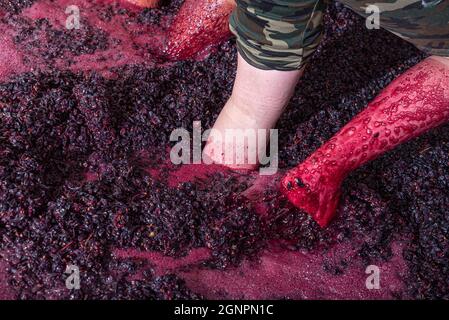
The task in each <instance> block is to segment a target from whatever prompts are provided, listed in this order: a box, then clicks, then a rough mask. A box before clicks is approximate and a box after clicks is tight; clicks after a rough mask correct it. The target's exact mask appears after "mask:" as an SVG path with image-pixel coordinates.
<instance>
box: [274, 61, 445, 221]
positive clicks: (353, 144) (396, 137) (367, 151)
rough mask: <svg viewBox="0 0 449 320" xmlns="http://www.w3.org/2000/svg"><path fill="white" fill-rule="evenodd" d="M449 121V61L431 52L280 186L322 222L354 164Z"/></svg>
mask: <svg viewBox="0 0 449 320" xmlns="http://www.w3.org/2000/svg"><path fill="white" fill-rule="evenodd" d="M447 121H449V60H448V59H446V58H440V57H430V58H428V59H426V60H424V61H423V62H421V63H419V64H418V65H417V66H415V67H413V68H411V69H410V70H408V71H407V72H405V73H404V74H403V75H401V76H400V77H399V78H397V79H396V80H394V81H393V82H392V83H391V84H390V85H389V86H388V87H387V88H386V89H384V90H383V91H382V92H381V93H380V94H379V95H378V96H377V97H376V99H374V100H373V101H372V102H371V103H370V104H369V105H368V106H367V108H366V109H365V110H363V111H362V112H361V113H359V114H358V115H357V116H356V117H355V118H354V119H352V120H351V121H350V122H349V123H348V124H347V125H346V126H344V127H343V128H342V129H341V130H340V131H339V132H338V133H337V134H336V135H335V136H334V137H332V138H331V139H330V140H329V141H328V142H326V143H325V144H324V145H323V146H322V147H320V148H319V149H318V150H317V151H315V152H314V153H313V154H312V155H311V156H310V157H309V158H307V159H306V160H305V161H304V162H303V163H301V164H300V165H298V167H296V168H295V169H293V170H291V171H290V172H288V174H287V175H286V176H285V178H284V179H283V181H282V183H281V188H282V190H283V191H284V192H285V194H286V195H287V197H288V198H289V200H290V201H291V202H292V203H293V204H294V205H295V206H297V207H298V208H301V209H303V210H304V211H306V212H307V213H309V214H310V215H311V216H312V217H313V218H314V219H315V220H316V221H317V222H318V223H319V224H320V225H321V226H326V225H327V224H328V223H329V221H330V220H331V219H332V217H333V216H334V214H335V210H336V208H337V205H338V201H339V197H340V186H341V183H342V182H343V180H344V179H345V177H346V176H347V175H348V174H349V173H350V172H351V171H352V170H354V169H356V168H358V167H360V166H362V165H363V164H365V163H367V162H369V161H371V160H374V159H375V158H377V157H378V156H380V155H382V154H383V153H385V152H387V151H389V150H391V149H393V148H395V147H396V146H397V145H399V144H401V143H403V142H405V141H407V140H410V139H412V138H415V137H417V136H419V135H420V134H422V133H424V132H426V131H427V130H430V129H432V128H435V127H437V126H439V125H441V124H443V123H445V122H447Z"/></svg>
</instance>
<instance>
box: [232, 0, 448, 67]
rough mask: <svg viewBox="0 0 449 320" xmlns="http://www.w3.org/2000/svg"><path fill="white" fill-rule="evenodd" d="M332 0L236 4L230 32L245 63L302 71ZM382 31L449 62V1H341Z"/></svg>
mask: <svg viewBox="0 0 449 320" xmlns="http://www.w3.org/2000/svg"><path fill="white" fill-rule="evenodd" d="M327 1H328V0H236V2H237V8H236V10H235V11H234V13H233V14H232V16H231V19H230V27H231V31H232V32H233V33H234V34H235V35H236V36H237V47H238V50H239V52H240V54H241V55H242V56H243V58H244V59H245V60H246V61H248V62H249V63H250V64H252V65H253V66H255V67H257V68H259V69H265V70H295V69H300V68H302V67H303V66H304V65H305V63H306V62H307V59H308V58H309V57H310V56H311V54H312V53H313V52H314V50H315V49H316V47H317V46H318V44H319V41H320V38H321V35H322V31H323V26H322V18H323V11H324V10H325V7H326V3H327ZM340 2H342V3H343V4H344V5H346V6H348V7H350V8H351V9H352V10H354V11H355V12H357V13H359V14H361V15H363V16H368V15H370V14H367V13H366V7H367V6H369V5H375V6H377V8H379V13H380V23H379V24H380V26H381V27H382V28H385V29H387V30H389V31H391V32H393V33H394V34H396V35H398V36H400V37H401V38H403V39H405V40H407V41H409V42H411V43H413V44H414V45H415V46H417V47H418V48H420V49H421V50H424V51H426V52H429V53H431V54H434V55H441V56H449V0H378V2H375V1H372V2H369V1H367V0H341V1H340Z"/></svg>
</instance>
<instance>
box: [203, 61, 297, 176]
mask: <svg viewBox="0 0 449 320" xmlns="http://www.w3.org/2000/svg"><path fill="white" fill-rule="evenodd" d="M301 74H302V71H300V70H295V71H276V70H269V71H267V70H260V69H257V68H255V67H253V66H251V65H250V64H248V63H247V62H246V61H245V60H244V59H243V58H242V57H241V56H240V55H239V56H238V67H237V77H236V79H235V82H234V88H233V91H232V95H231V98H230V99H229V100H228V102H227V103H226V105H225V107H224V108H223V110H222V111H221V113H220V115H219V116H218V119H217V121H216V122H215V124H214V130H216V131H217V132H218V133H219V137H217V136H211V137H210V138H209V140H208V143H207V145H206V147H205V149H204V155H205V156H206V157H207V158H210V159H212V160H213V161H214V162H215V163H219V164H226V165H227V166H229V167H231V168H238V169H254V168H255V167H256V166H257V165H256V163H252V164H251V163H248V161H246V160H247V159H246V160H245V164H238V163H225V158H226V155H227V154H229V153H231V155H232V154H234V153H235V152H236V150H237V149H238V148H244V149H245V154H246V155H247V154H249V153H253V154H256V155H257V156H258V155H259V154H260V153H259V152H260V150H264V149H265V145H260V144H258V143H257V145H251V146H248V145H245V146H241V145H238V141H235V143H234V142H233V141H228V140H226V141H224V139H220V137H221V138H225V131H226V130H227V129H239V130H241V132H242V133H244V131H245V130H246V132H248V131H247V130H253V131H257V130H258V129H268V130H269V129H272V128H274V126H275V125H276V122H277V121H278V119H279V117H280V115H281V114H282V112H283V111H284V109H285V106H286V105H287V103H288V101H289V100H290V98H291V96H292V94H293V92H294V89H295V86H296V83H297V82H298V79H299V77H300V76H301ZM268 130H267V131H268ZM267 133H268V132H267ZM257 159H258V157H256V162H257Z"/></svg>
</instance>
